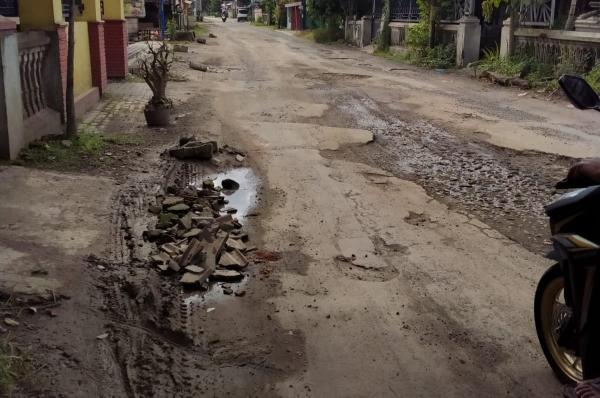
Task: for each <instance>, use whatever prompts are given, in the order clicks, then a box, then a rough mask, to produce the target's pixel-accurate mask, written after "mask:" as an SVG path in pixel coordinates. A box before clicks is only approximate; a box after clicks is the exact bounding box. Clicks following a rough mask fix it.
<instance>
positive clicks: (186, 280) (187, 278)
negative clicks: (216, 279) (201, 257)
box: [179, 272, 202, 285]
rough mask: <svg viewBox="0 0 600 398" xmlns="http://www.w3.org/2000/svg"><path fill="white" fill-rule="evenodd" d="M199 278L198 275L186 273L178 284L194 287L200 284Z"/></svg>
mask: <svg viewBox="0 0 600 398" xmlns="http://www.w3.org/2000/svg"><path fill="white" fill-rule="evenodd" d="M201 278H202V276H201V275H200V274H196V273H194V272H186V273H185V274H183V276H182V277H181V279H180V280H179V282H180V283H182V284H184V285H194V284H197V283H200V279H201Z"/></svg>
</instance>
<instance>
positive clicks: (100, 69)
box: [88, 22, 108, 94]
mask: <svg viewBox="0 0 600 398" xmlns="http://www.w3.org/2000/svg"><path fill="white" fill-rule="evenodd" d="M88 33H89V36H90V61H91V64H92V85H93V86H94V87H98V89H99V90H100V94H102V93H103V92H104V90H106V86H108V77H107V74H106V48H105V45H104V22H88Z"/></svg>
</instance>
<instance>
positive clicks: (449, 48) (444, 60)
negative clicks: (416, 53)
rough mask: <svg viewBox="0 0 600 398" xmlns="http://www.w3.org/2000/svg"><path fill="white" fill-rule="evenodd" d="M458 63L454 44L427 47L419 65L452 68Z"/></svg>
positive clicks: (432, 67) (433, 67)
mask: <svg viewBox="0 0 600 398" xmlns="http://www.w3.org/2000/svg"><path fill="white" fill-rule="evenodd" d="M455 64H456V47H455V46H454V45H453V44H449V45H445V46H444V45H439V46H435V47H433V48H427V50H426V54H425V56H424V57H423V58H422V59H421V62H420V63H419V65H421V66H424V67H426V68H431V69H450V68H452V67H454V65H455Z"/></svg>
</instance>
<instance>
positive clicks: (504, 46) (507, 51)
mask: <svg viewBox="0 0 600 398" xmlns="http://www.w3.org/2000/svg"><path fill="white" fill-rule="evenodd" d="M514 34H515V32H513V27H512V24H511V22H510V18H508V19H506V20H504V22H502V34H501V35H500V56H501V57H503V58H506V57H508V56H510V55H512V52H513V49H512V43H513V36H514Z"/></svg>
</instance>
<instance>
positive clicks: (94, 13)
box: [75, 0, 102, 22]
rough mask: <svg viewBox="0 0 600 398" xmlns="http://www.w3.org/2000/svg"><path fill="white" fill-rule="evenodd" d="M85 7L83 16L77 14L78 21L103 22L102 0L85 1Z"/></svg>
mask: <svg viewBox="0 0 600 398" xmlns="http://www.w3.org/2000/svg"><path fill="white" fill-rule="evenodd" d="M83 6H84V7H83V14H81V15H78V14H75V16H76V18H75V20H76V21H91V22H99V21H101V20H102V15H101V13H100V0H83Z"/></svg>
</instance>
